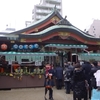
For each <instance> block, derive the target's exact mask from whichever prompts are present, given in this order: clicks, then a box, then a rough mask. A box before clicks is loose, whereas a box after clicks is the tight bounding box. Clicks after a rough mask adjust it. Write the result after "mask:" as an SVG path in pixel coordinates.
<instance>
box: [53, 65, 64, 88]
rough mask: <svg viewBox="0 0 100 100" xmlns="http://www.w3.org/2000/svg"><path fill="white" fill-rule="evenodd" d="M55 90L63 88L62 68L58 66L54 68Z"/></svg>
mask: <svg viewBox="0 0 100 100" xmlns="http://www.w3.org/2000/svg"><path fill="white" fill-rule="evenodd" d="M55 78H56V88H57V89H61V88H62V86H63V68H62V67H61V66H60V65H59V64H58V65H57V66H56V68H55Z"/></svg>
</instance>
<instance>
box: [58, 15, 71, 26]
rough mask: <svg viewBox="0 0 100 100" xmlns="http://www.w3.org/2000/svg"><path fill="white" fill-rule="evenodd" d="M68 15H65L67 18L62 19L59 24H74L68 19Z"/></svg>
mask: <svg viewBox="0 0 100 100" xmlns="http://www.w3.org/2000/svg"><path fill="white" fill-rule="evenodd" d="M66 18H67V16H65V18H63V19H61V20H60V21H59V22H58V23H57V25H69V26H72V24H71V23H70V22H69V21H68V20H67V19H66Z"/></svg>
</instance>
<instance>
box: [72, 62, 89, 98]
mask: <svg viewBox="0 0 100 100" xmlns="http://www.w3.org/2000/svg"><path fill="white" fill-rule="evenodd" d="M86 84H87V80H86V77H85V73H84V70H83V68H82V67H81V66H80V64H79V63H77V64H76V65H75V69H74V72H73V100H77V99H78V100H81V99H82V98H84V100H88V99H87V88H86ZM87 85H88V84H87Z"/></svg>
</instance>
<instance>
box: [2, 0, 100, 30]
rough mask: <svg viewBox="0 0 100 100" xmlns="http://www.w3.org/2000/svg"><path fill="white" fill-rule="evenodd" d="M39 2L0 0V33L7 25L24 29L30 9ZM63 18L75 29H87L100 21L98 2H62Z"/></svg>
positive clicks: (93, 0) (68, 0) (35, 0)
mask: <svg viewBox="0 0 100 100" xmlns="http://www.w3.org/2000/svg"><path fill="white" fill-rule="evenodd" d="M39 2H40V0H0V31H2V30H4V29H5V28H6V25H7V24H8V25H9V26H11V27H16V29H22V28H24V27H25V21H30V20H31V19H32V9H33V8H34V5H35V4H39ZM62 10H63V17H65V15H67V19H68V20H69V21H70V22H71V23H72V24H73V25H74V26H76V27H78V28H80V29H81V30H84V29H85V28H86V29H87V28H89V26H90V25H91V23H92V21H93V20H94V19H100V0H62Z"/></svg>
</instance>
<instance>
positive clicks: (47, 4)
mask: <svg viewBox="0 0 100 100" xmlns="http://www.w3.org/2000/svg"><path fill="white" fill-rule="evenodd" d="M55 6H56V8H57V9H58V11H59V13H60V14H61V15H62V0H40V4H38V5H35V6H34V9H33V10H32V22H34V21H37V20H40V19H42V18H44V17H45V16H47V15H48V14H49V13H50V12H51V11H52V10H53V8H54V7H55Z"/></svg>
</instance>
